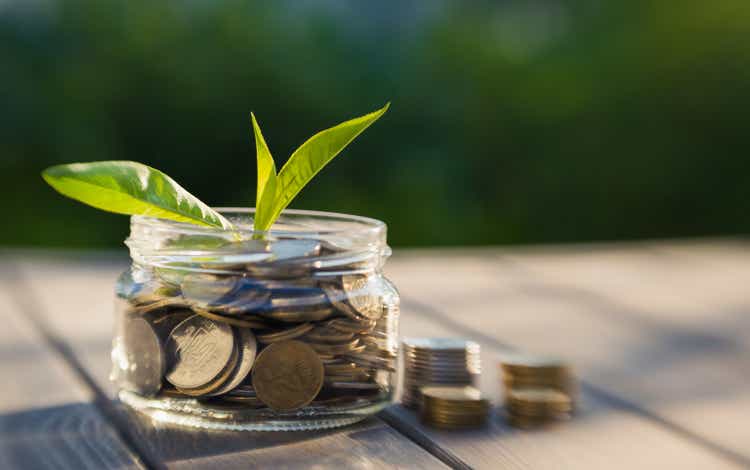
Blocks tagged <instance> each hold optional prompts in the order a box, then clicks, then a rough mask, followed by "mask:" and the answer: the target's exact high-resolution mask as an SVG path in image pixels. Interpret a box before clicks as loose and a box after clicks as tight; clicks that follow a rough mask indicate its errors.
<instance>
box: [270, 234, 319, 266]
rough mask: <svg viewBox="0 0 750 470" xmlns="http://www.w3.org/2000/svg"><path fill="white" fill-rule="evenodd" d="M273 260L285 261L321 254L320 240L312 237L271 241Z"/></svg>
mask: <svg viewBox="0 0 750 470" xmlns="http://www.w3.org/2000/svg"><path fill="white" fill-rule="evenodd" d="M271 253H272V256H271V260H272V261H284V260H288V259H294V258H306V257H310V256H318V255H319V254H320V242H319V241H317V240H311V239H281V240H276V241H274V242H272V243H271Z"/></svg>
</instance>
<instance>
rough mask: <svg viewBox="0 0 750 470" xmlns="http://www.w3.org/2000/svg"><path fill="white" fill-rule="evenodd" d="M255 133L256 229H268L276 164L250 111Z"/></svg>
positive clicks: (274, 186)
mask: <svg viewBox="0 0 750 470" xmlns="http://www.w3.org/2000/svg"><path fill="white" fill-rule="evenodd" d="M250 117H251V118H252V121H253V133H254V134H255V153H256V156H257V159H258V188H257V193H256V196H255V221H254V229H255V230H259V231H261V230H267V228H268V227H270V226H271V223H269V221H268V220H267V219H268V218H269V217H270V216H271V212H272V211H273V203H274V200H275V199H276V186H277V185H276V164H275V163H274V162H273V157H272V156H271V151H270V150H268V145H266V139H264V138H263V134H262V133H261V132H260V126H259V125H258V121H257V120H256V119H255V114H253V113H250Z"/></svg>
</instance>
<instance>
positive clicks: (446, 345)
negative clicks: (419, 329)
mask: <svg viewBox="0 0 750 470" xmlns="http://www.w3.org/2000/svg"><path fill="white" fill-rule="evenodd" d="M403 345H404V348H406V349H415V350H420V349H422V350H429V351H471V352H479V344H477V343H475V342H474V341H469V340H465V339H460V338H405V339H404V340H403Z"/></svg>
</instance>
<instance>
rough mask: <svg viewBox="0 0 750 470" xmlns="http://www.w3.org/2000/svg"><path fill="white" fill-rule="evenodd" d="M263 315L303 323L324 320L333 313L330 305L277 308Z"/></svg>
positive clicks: (283, 320)
mask: <svg viewBox="0 0 750 470" xmlns="http://www.w3.org/2000/svg"><path fill="white" fill-rule="evenodd" d="M260 315H261V316H263V317H266V318H270V319H273V320H278V321H281V322H291V323H303V322H314V321H322V320H325V319H327V318H329V317H330V316H331V315H333V309H332V308H330V307H324V308H315V309H276V310H271V311H269V312H263V313H261V314H260Z"/></svg>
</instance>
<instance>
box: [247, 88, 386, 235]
mask: <svg viewBox="0 0 750 470" xmlns="http://www.w3.org/2000/svg"><path fill="white" fill-rule="evenodd" d="M389 106H390V103H387V104H386V105H385V106H383V107H382V108H381V109H379V110H377V111H375V112H372V113H370V114H366V115H364V116H360V117H358V118H354V119H351V120H349V121H346V122H342V123H341V124H339V125H337V126H335V127H331V128H330V129H326V130H324V131H321V132H318V133H317V134H315V135H314V136H312V137H310V138H309V139H308V140H307V141H306V142H305V143H304V144H302V145H301V146H300V147H299V148H298V149H297V150H295V151H294V153H293V154H292V156H291V157H289V160H288V161H287V162H286V164H285V165H284V167H283V168H282V169H281V171H280V172H279V174H278V181H277V188H276V197H275V199H274V203H273V209H272V211H271V214H270V216H265V215H263V219H262V225H261V230H268V229H269V228H270V227H271V225H273V223H274V221H275V220H276V219H277V218H278V217H279V215H280V214H281V211H283V210H284V209H285V208H286V207H287V206H288V205H289V203H290V202H291V201H292V199H294V197H295V196H297V194H299V192H300V191H301V190H302V188H304V187H305V185H306V184H307V183H309V182H310V180H311V179H312V178H313V177H314V176H315V175H316V174H318V172H319V171H320V170H321V169H323V167H324V166H326V164H328V162H330V161H331V160H332V159H333V158H334V157H335V156H336V155H338V154H339V152H341V151H342V150H343V149H344V148H345V147H346V146H347V145H349V143H351V142H352V141H353V140H354V139H355V138H356V137H357V136H358V135H359V134H361V133H362V132H363V131H364V130H365V129H367V128H368V127H369V126H370V125H371V124H372V123H374V122H375V121H377V120H378V118H380V116H382V115H383V114H385V112H386V111H388V107H389ZM264 203H265V201H264Z"/></svg>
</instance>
